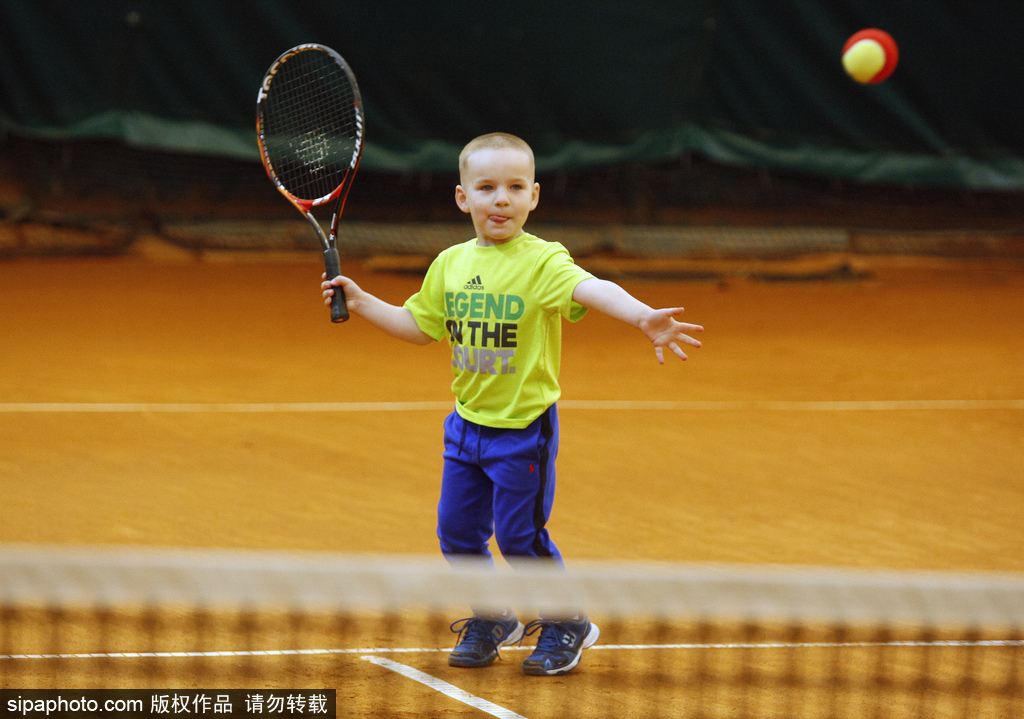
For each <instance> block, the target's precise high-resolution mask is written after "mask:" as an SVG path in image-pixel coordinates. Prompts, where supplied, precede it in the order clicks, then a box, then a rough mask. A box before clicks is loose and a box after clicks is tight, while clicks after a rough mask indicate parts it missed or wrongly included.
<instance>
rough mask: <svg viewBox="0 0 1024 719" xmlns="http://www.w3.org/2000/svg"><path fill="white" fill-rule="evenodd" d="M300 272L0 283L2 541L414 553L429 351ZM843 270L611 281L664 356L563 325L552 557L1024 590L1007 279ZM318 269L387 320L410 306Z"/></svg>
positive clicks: (876, 262) (1015, 369)
mask: <svg viewBox="0 0 1024 719" xmlns="http://www.w3.org/2000/svg"><path fill="white" fill-rule="evenodd" d="M316 260H317V254H316V253H312V254H311V256H310V258H309V261H305V259H304V258H300V259H299V260H292V261H287V262H285V261H282V262H278V263H273V262H259V263H256V262H251V263H245V262H226V261H198V260H195V259H187V258H186V259H181V260H177V261H155V260H152V259H146V258H140V257H125V258H115V259H82V260H63V259H61V260H22V261H12V262H7V263H3V264H0V308H2V309H0V478H2V485H0V487H2V489H0V492H2V501H0V513H2V521H0V542H5V543H33V544H39V543H43V544H59V545H75V546H81V545H110V544H114V545H145V546H160V547H214V548H251V549H266V550H326V551H337V552H355V553H362V552H374V553H381V552H383V553H412V554H424V555H431V556H435V555H436V553H437V548H436V539H435V535H434V508H435V504H436V498H437V493H438V485H439V471H440V452H441V422H442V419H443V417H444V415H445V409H444V406H445V404H446V403H448V402H450V395H449V390H448V384H449V381H450V379H449V378H450V369H449V359H450V358H449V354H448V351H447V348H446V346H445V345H443V344H437V345H433V346H429V347H425V348H424V347H417V346H412V345H403V344H401V343H399V342H397V341H395V340H392V339H390V338H387V337H385V336H384V335H383V334H381V333H379V332H378V331H376V330H375V329H373V328H372V327H370V326H369V325H368V324H367V323H366V322H364V321H362V320H361V319H359V318H354V319H352V320H351V321H350V322H348V323H347V324H344V325H332V324H331V323H330V322H329V319H328V313H327V310H326V308H324V307H323V306H322V305H321V300H320V290H319V281H320V279H319V278H320V272H321V271H322V267H321V266H319V265H318V264H317V261H316ZM866 262H867V265H868V266H869V267H870V269H871V272H872V276H871V277H870V278H867V279H861V280H856V281H846V282H788V283H766V282H754V281H749V280H742V279H737V280H730V281H728V282H713V281H707V282H698V281H693V282H669V281H626V282H623V283H622V284H623V285H624V286H625V287H626V288H627V289H628V290H630V291H631V292H633V293H634V294H635V295H636V296H638V297H639V298H641V299H643V300H645V301H646V302H648V303H650V304H652V305H655V306H669V305H683V306H685V307H686V308H687V311H686V314H685V315H684V317H685V319H686V320H688V321H691V322H696V323H700V324H703V325H704V326H705V327H706V331H705V332H704V333H703V335H701V337H700V339H701V340H702V341H703V342H704V347H703V348H702V349H699V350H693V351H692V352H691V353H690V355H691V356H690V360H689V361H688V362H685V363H683V362H679V361H678V360H676V359H674V358H670V359H668V360H667V362H666V365H665V366H659V365H658V364H657V363H656V361H655V359H654V353H653V351H652V350H651V348H650V346H649V344H648V343H647V342H646V340H645V339H644V337H643V336H642V335H640V334H639V333H638V332H636V331H634V330H632V329H630V328H628V327H626V326H624V325H620V324H618V323H616V322H615V321H613V320H610V319H608V318H606V317H603V316H599V315H596V314H594V313H591V315H590V316H588V317H587V318H585V319H584V320H583V321H582V322H580V323H579V324H576V325H567V326H566V329H565V334H564V355H563V362H562V385H563V405H564V406H563V407H562V409H561V423H562V448H561V453H560V456H559V465H558V492H557V499H556V502H555V510H554V514H553V516H552V519H551V522H550V525H549V527H550V530H551V532H552V535H553V537H554V538H555V540H556V542H557V543H558V545H559V547H560V549H561V550H562V552H563V554H564V555H565V556H566V558H567V560H568V562H569V563H570V564H571V562H572V561H573V559H577V558H579V559H613V560H633V559H635V560H668V561H679V562H729V563H744V564H765V563H772V564H797V565H817V566H842V567H885V568H898V569H940V570H969V571H990V570H995V571H1013V572H1021V571H1024V531H1021V528H1022V527H1024V329H1022V328H1024V268H1022V266H1021V265H1020V264H1012V263H1007V262H1005V261H1003V262H997V261H960V262H955V261H950V260H923V259H918V260H909V259H899V258H888V259H882V258H867V260H866ZM345 269H346V271H347V272H349V273H350V274H352V276H354V277H355V279H356V280H357V281H358V282H359V283H360V284H362V285H363V286H364V287H366V288H367V289H369V290H371V291H373V292H375V293H377V294H378V295H380V296H382V297H384V298H385V299H388V300H390V301H393V302H396V303H400V302H401V301H403V300H404V299H405V298H406V297H408V296H409V295H410V294H411V293H412V292H414V291H415V290H416V288H417V287H418V283H419V278H418V277H415V276H410V275H396V274H378V273H372V272H368V271H364V270H362V269H360V268H359V267H358V266H356V265H352V266H349V267H346V268H345ZM585 400H601V401H609V400H610V401H618V402H623V403H625V404H624V405H617V406H613V407H611V408H609V407H607V406H604V407H602V406H600V405H594V404H588V403H586V402H584V401H585ZM946 400H953V401H955V402H952V403H948V402H945V401H946ZM907 401H910V402H911V404H907ZM962 401H967V402H962ZM403 402H413V403H440V404H427V405H426V408H423V407H422V406H415V407H412V408H409V409H401V408H396V405H395V404H393V403H403ZM284 403H338V404H335V405H333V409H332V408H330V407H323V406H321V405H317V407H318V409H317V408H312V407H310V406H309V405H305V407H306V409H307V410H309V409H315V410H316V411H296V409H297V407H296V406H295V405H291V406H290V407H288V406H281V405H283V404H284ZM347 403H368V404H366V405H358V406H357V405H352V404H347ZM657 403H661V404H657ZM666 403H667V404H666ZM224 404H232V405H235V408H234V409H233V410H231V411H223V410H224V409H225V408H224V407H223V405H224ZM167 405H175V407H168V406H167ZM272 405H273V406H272ZM169 409H174V410H175V411H168V410H169ZM98 410H106V411H98ZM114 410H116V411H114ZM200 410H203V411H200ZM443 660H444V658H443V655H439V656H437V657H431V658H430V660H429V661H430V662H431V663H432V664H438V665H439V666H438V667H436V670H437V671H438V672H443V673H444V676H445V677H447V678H448V680H449V681H457V679H452V677H451V676H449V672H448V670H447V668H446V667H444V668H442V666H441V665H443ZM352 661H356V660H352ZM594 661H596V659H595V660H594ZM362 664H364V665H365V664H366V663H365V662H364V663H362ZM591 666H595V665H594V664H591ZM510 667H512V669H510ZM513 669H514V662H511V663H509V662H505V663H504V666H503V667H502V669H501V671H507V672H512V673H513V674H514V673H515V672H514V671H513ZM371 670H372V671H381V670H379V669H377V668H375V667H368V666H366V667H362V668H361V670H360V671H362V672H363V673H364V674H367V676H371V675H372V671H371ZM578 671H580V672H585V671H587V661H586V660H585V661H584V663H583V665H581V668H580V670H578ZM594 671H596V669H594ZM454 676H456V677H457V676H458V674H457V673H456V674H455V675H454ZM510 676H512V674H510ZM309 681H310V682H311V683H312V685H314V686H317V685H321V686H322V685H323V684H322V682H323V681H325V678H324V677H323V676H319V675H317V676H316V677H314V678H312V679H309ZM367 681H370V680H369V679H368V680H367ZM467 681H468V680H467ZM473 681H476V680H475V679H474V680H473ZM560 681H567V680H560ZM368 686H372V685H368ZM353 691H359V690H358V689H357V690H353ZM367 691H373V690H372V689H367ZM424 691H426V690H424ZM458 706H461V705H458ZM452 711H453V713H452V715H453V716H455V715H457V711H458V709H457V707H456V706H454V705H453V708H452ZM470 715H473V714H470ZM403 716H404V714H403Z"/></svg>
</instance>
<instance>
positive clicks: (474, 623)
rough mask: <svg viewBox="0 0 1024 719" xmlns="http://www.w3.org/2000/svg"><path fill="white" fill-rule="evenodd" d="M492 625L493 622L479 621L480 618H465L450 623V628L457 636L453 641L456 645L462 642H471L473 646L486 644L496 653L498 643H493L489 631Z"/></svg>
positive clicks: (491, 633)
mask: <svg viewBox="0 0 1024 719" xmlns="http://www.w3.org/2000/svg"><path fill="white" fill-rule="evenodd" d="M492 624H493V620H489V619H481V618H480V617H466V618H465V619H459V620H458V621H455V622H452V624H451V627H450V628H451V630H452V631H453V632H457V633H458V635H459V636H458V638H457V639H456V640H455V641H456V644H462V642H464V641H467V642H473V643H474V644H483V643H484V642H487V643H488V644H490V645H492V646H493V647H494V651H498V643H497V642H495V641H494V634H493V632H492V631H491V625H492Z"/></svg>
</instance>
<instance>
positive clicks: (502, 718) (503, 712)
mask: <svg viewBox="0 0 1024 719" xmlns="http://www.w3.org/2000/svg"><path fill="white" fill-rule="evenodd" d="M360 658H361V659H364V660H366V661H368V662H371V663H373V664H376V665H377V666H379V667H384V668H385V669H390V670H391V671H393V672H397V673H398V674H401V675H402V676H403V677H408V678H409V679H412V680H413V681H417V682H419V683H420V684H423V685H424V686H427V687H430V688H431V689H433V690H434V691H436V692H440V693H441V694H444V695H445V696H447V697H450V698H452V699H455V700H456V701H460V702H462V703H463V704H468V705H469V706H471V707H473V708H474V709H479V710H480V711H483V712H486V713H487V714H490V715H491V716H494V717H499V719H526V717H524V716H523V715H522V714H516V713H515V712H514V711H511V710H509V709H505V708H504V707H500V706H498V705H497V704H494V703H492V702H489V701H487V700H486V699H481V698H480V697H478V696H475V695H473V694H470V693H469V692H467V691H465V690H463V689H459V688H458V687H457V686H455V685H454V684H449V683H448V682H446V681H443V680H441V679H438V678H437V677H433V676H431V675H429V674H426V673H425V672H421V671H420V670H419V669H413V668H412V667H410V666H406V665H405V664H399V663H398V662H394V661H391V660H390V659H385V658H384V657H360Z"/></svg>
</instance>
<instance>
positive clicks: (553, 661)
mask: <svg viewBox="0 0 1024 719" xmlns="http://www.w3.org/2000/svg"><path fill="white" fill-rule="evenodd" d="M538 630H539V631H540V638H538V639H537V648H536V649H534V650H533V654H531V655H530V656H528V657H527V658H526V659H525V660H524V661H523V671H524V672H526V673H527V674H532V675H534V676H542V677H553V676H557V675H559V674H567V673H568V672H571V671H572V670H573V669H575V668H576V665H577V664H579V663H580V655H581V654H582V653H583V650H584V649H589V648H590V647H592V646H594V644H595V643H596V642H597V638H598V637H599V636H600V635H601V630H600V629H598V628H597V625H596V624H594V623H592V622H591V621H590V620H589V619H587V618H586V617H583V618H582V619H577V620H570V621H562V622H554V621H551V620H548V619H537V620H534V621H532V622H530V623H529V624H527V625H526V628H525V632H524V634H523V636H529V635H531V634H534V633H536V632H537V631H538Z"/></svg>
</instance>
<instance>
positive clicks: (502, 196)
mask: <svg viewBox="0 0 1024 719" xmlns="http://www.w3.org/2000/svg"><path fill="white" fill-rule="evenodd" d="M459 178H460V184H459V185H458V186H457V187H456V188H455V202H456V204H457V205H458V207H459V209H460V210H462V211H463V212H465V213H466V214H468V215H469V216H470V218H471V219H472V221H473V227H474V229H475V230H476V237H474V238H473V239H472V240H470V241H468V242H464V243H461V244H458V245H455V246H453V247H450V248H448V249H447V250H445V251H443V252H442V253H441V254H440V255H438V257H437V258H436V259H435V260H434V262H433V263H432V264H431V266H430V268H429V270H428V271H427V275H426V277H425V278H424V281H423V285H422V287H421V289H420V291H419V292H417V293H416V294H414V295H413V296H412V297H410V298H409V299H408V300H407V301H406V302H405V304H404V305H403V306H401V307H398V306H396V305H391V304H388V303H386V302H384V301H382V300H380V299H378V298H377V297H375V296H373V295H371V294H369V293H368V292H366V291H364V290H363V289H361V288H360V287H359V286H357V285H356V284H355V283H354V282H353V281H352V280H351V279H349V278H347V277H336V278H333V279H332V280H330V281H329V282H328V281H325V282H324V283H323V285H322V288H323V295H324V298H325V302H327V303H329V302H330V298H331V296H332V295H333V294H334V290H333V289H332V288H333V287H337V286H339V285H340V286H341V287H343V288H344V290H345V296H346V298H347V301H348V308H349V311H350V312H351V313H353V314H357V315H359V316H360V317H362V318H364V319H366V320H368V321H369V322H371V323H372V324H374V325H375V326H377V327H378V328H380V329H381V330H383V331H384V332H386V333H388V334H390V335H392V336H393V337H397V338H398V339H402V340H406V341H409V342H414V343H416V344H428V343H429V342H432V341H439V340H441V339H443V338H447V339H448V342H449V344H450V346H451V348H452V373H453V374H454V381H453V383H452V391H453V392H454V394H455V400H456V403H455V411H453V412H452V413H451V414H450V415H449V416H448V418H447V419H446V420H445V424H444V442H445V449H444V469H443V474H442V479H441V497H440V501H439V503H438V524H437V534H438V538H439V539H440V544H441V551H442V553H443V554H444V555H445V557H447V558H448V559H449V560H451V561H454V560H456V559H457V558H464V557H476V558H479V559H481V560H483V561H486V562H493V559H492V558H491V553H490V551H489V550H488V540H489V539H490V537H491V535H492V534H493V535H494V538H495V540H496V541H497V543H498V547H499V549H500V550H501V553H502V555H503V556H504V557H505V558H506V559H510V560H511V561H514V560H515V559H516V558H519V557H532V558H543V559H546V560H548V561H551V562H554V563H555V564H557V565H559V566H561V564H562V558H561V555H560V554H559V552H558V548H557V547H556V546H555V544H554V542H553V541H552V540H551V538H550V537H549V536H548V531H547V529H545V524H546V523H547V520H548V517H549V516H550V513H551V505H552V502H553V499H554V490H555V456H556V455H557V453H558V414H557V411H556V408H555V402H556V400H557V399H558V397H559V393H560V390H559V386H558V372H559V364H560V360H561V321H562V318H563V317H565V318H567V319H569V320H570V321H573V322H575V321H577V320H579V319H580V318H582V317H583V315H584V313H585V312H586V311H587V309H588V308H591V309H595V310H598V311H600V312H603V313H605V314H608V315H610V316H612V317H614V318H617V319H619V320H622V321H623V322H625V323H627V324H629V325H632V326H633V327H636V328H638V329H639V330H640V331H642V332H643V333H644V334H645V335H647V337H648V339H650V341H651V342H652V343H653V345H654V351H655V355H656V357H657V359H658V362H661V363H664V348H666V347H667V348H669V349H670V350H671V351H672V352H673V353H675V354H676V355H677V356H678V357H679V358H680V359H684V360H685V359H686V354H685V353H684V352H683V350H682V349H681V348H680V345H681V344H688V345H691V346H693V347H700V343H699V342H698V341H697V340H695V339H693V338H692V337H689V336H688V335H686V334H684V333H685V332H699V331H701V330H702V329H703V328H702V327H700V326H698V325H691V324H685V323H681V322H677V321H676V320H675V319H674V317H675V316H676V315H678V314H680V313H681V312H682V311H683V309H682V308H681V307H678V308H669V309H658V310H655V309H651V308H650V307H648V306H647V305H645V304H643V303H642V302H640V301H639V300H637V299H635V298H634V297H632V296H631V295H630V294H629V293H627V292H626V291H625V290H623V289H622V288H621V287H619V286H618V285H616V284H614V283H612V282H607V281H604V280H600V279H597V278H595V277H594V276H593V275H591V274H590V273H588V272H586V271H585V270H583V269H581V268H580V267H578V266H577V265H576V264H574V263H573V261H572V258H571V257H570V256H569V253H568V252H567V251H566V250H565V248H564V247H563V246H562V245H560V244H558V243H553V242H545V241H544V240H541V239H539V238H537V237H534V236H532V235H530V234H527V233H525V232H524V231H523V225H524V224H525V223H526V219H527V217H528V216H529V214H530V211H531V210H533V209H534V208H536V207H537V201H538V199H539V196H540V185H539V184H538V183H537V182H536V181H535V179H534V157H533V151H532V150H531V149H530V146H529V145H528V144H527V143H526V142H524V141H523V140H521V139H519V138H518V137H515V136H513V135H508V134H504V133H493V134H489V135H483V136H481V137H478V138H476V139H475V140H473V141H472V142H470V143H469V144H468V145H466V147H465V148H464V149H463V150H462V153H461V155H460V156H459ZM325 280H326V276H325ZM524 630H525V634H526V635H529V634H532V633H533V632H535V631H538V630H539V631H540V636H539V638H538V641H537V648H536V650H535V651H534V652H533V653H532V654H531V655H530V656H529V657H528V658H527V659H526V660H525V661H524V662H523V671H524V672H526V673H527V674H534V675H548V676H550V675H558V674H565V673H566V672H569V671H571V670H572V669H573V668H574V667H575V666H576V665H577V664H578V663H579V660H580V654H581V652H582V650H583V649H585V648H587V647H590V646H592V645H593V644H594V642H595V641H597V637H598V629H597V626H596V625H594V624H592V623H591V622H590V621H589V619H587V617H586V615H584V614H582V613H579V614H577V615H576V616H572V617H560V618H542V619H539V620H536V621H534V622H531V623H530V624H529V625H527V626H526V627H525V628H524V627H523V625H522V624H521V623H520V622H519V620H518V619H517V618H516V617H515V615H514V614H512V613H511V612H509V611H506V612H505V613H504V614H502V615H497V616H495V615H494V614H493V613H492V614H490V615H488V614H487V613H485V612H482V611H475V612H474V616H472V617H470V618H469V619H465V620H462V621H460V622H456V623H455V624H453V625H452V631H458V632H459V640H458V645H457V646H456V647H455V649H454V650H453V651H452V653H451V655H450V656H449V660H448V661H449V664H451V665H452V666H459V667H483V666H487V665H489V664H491V663H492V662H493V661H494V660H495V659H496V658H497V656H498V649H499V647H502V646H507V645H509V644H513V643H515V642H518V641H520V640H521V639H522V637H523V636H524Z"/></svg>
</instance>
